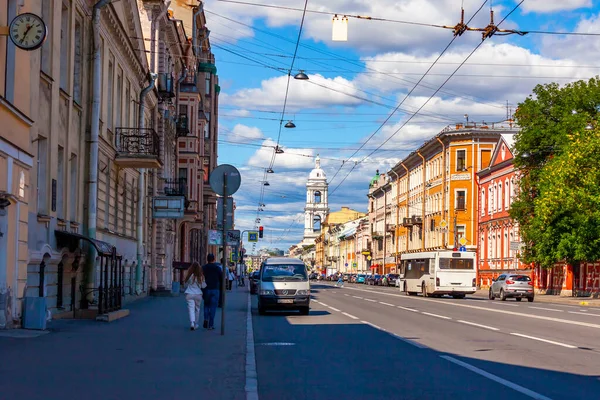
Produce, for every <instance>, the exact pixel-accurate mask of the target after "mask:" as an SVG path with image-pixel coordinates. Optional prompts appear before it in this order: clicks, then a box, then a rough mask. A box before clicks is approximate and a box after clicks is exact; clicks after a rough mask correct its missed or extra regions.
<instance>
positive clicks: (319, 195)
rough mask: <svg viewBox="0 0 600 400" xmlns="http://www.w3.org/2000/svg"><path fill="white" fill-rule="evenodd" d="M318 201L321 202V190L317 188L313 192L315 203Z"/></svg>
mask: <svg viewBox="0 0 600 400" xmlns="http://www.w3.org/2000/svg"><path fill="white" fill-rule="evenodd" d="M320 202H321V192H320V191H318V190H317V191H316V192H315V203H320Z"/></svg>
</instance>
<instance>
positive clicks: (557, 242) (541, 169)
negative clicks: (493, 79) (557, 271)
mask: <svg viewBox="0 0 600 400" xmlns="http://www.w3.org/2000/svg"><path fill="white" fill-rule="evenodd" d="M533 94H534V96H529V98H527V99H526V100H525V101H524V102H523V103H521V104H520V105H519V108H518V110H517V112H516V118H517V121H518V123H519V125H520V127H521V131H520V132H519V133H518V134H517V137H516V141H515V151H516V157H515V166H516V167H517V168H518V169H519V173H520V177H521V179H520V181H519V188H520V190H519V193H518V197H517V199H516V200H515V201H514V203H513V205H512V206H511V207H512V209H511V216H512V217H513V218H515V220H516V221H517V222H518V223H519V225H520V232H521V237H522V239H523V241H524V243H525V245H526V247H525V249H524V252H523V254H522V259H523V261H525V262H528V263H531V262H533V263H536V264H539V265H541V266H542V267H551V266H553V265H554V264H555V263H557V262H567V263H568V264H569V265H573V266H578V265H579V263H580V262H582V261H596V260H600V125H599V124H600V121H599V120H598V119H599V117H600V80H599V79H598V78H594V79H591V80H589V81H587V82H585V81H578V82H575V83H571V84H569V85H566V86H564V87H560V86H559V85H558V84H555V83H553V84H548V85H538V86H537V87H536V88H535V89H534V91H533Z"/></svg>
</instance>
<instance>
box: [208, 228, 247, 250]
mask: <svg viewBox="0 0 600 400" xmlns="http://www.w3.org/2000/svg"><path fill="white" fill-rule="evenodd" d="M240 236H241V235H240V231H238V230H232V231H227V233H226V239H225V241H226V243H227V246H238V245H239V244H240ZM208 244H210V245H213V246H221V245H223V232H221V231H219V230H216V229H211V230H209V231H208Z"/></svg>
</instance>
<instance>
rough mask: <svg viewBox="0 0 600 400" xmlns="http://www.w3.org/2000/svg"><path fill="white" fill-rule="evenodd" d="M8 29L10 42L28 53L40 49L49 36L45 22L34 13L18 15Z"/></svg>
mask: <svg viewBox="0 0 600 400" xmlns="http://www.w3.org/2000/svg"><path fill="white" fill-rule="evenodd" d="M8 29H9V33H8V34H9V36H10V40H12V42H13V43H14V44H15V46H17V47H18V48H20V49H23V50H27V51H31V50H35V49H38V48H40V47H41V46H42V44H44V40H46V36H47V35H48V29H47V28H46V24H45V23H44V20H42V18H41V17H40V16H38V15H35V14H32V13H23V14H19V15H17V16H16V17H15V18H14V19H13V20H12V22H11V23H10V26H9V27H8Z"/></svg>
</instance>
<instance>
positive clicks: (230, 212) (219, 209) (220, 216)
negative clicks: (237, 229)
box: [217, 197, 233, 230]
mask: <svg viewBox="0 0 600 400" xmlns="http://www.w3.org/2000/svg"><path fill="white" fill-rule="evenodd" d="M223 208H224V207H223V197H219V198H217V229H219V230H223ZM225 225H227V226H226V227H225V229H232V228H233V197H228V198H227V222H226V224H225Z"/></svg>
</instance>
